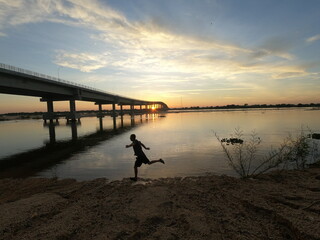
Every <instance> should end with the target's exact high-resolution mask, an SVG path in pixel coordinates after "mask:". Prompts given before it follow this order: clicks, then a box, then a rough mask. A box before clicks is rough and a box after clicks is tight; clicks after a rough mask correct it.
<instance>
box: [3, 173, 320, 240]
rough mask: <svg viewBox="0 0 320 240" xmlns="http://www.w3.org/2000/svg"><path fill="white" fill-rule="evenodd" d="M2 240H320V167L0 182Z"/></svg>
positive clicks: (29, 179) (4, 180)
mask: <svg viewBox="0 0 320 240" xmlns="http://www.w3.org/2000/svg"><path fill="white" fill-rule="evenodd" d="M0 212H1V217H0V239H17V240H18V239H19V240H21V239H193V240H194V239H228V240H229V239H320V169H319V168H314V169H308V170H306V171H286V172H282V173H281V174H279V173H275V172H274V173H270V174H266V175H263V176H261V177H259V178H258V179H246V180H241V179H236V178H232V177H227V176H205V177H187V178H170V179H158V180H148V179H143V180H140V181H138V182H132V181H130V180H129V179H124V180H122V181H114V182H109V181H108V180H106V179H96V180H92V181H84V182H77V181H75V180H72V179H70V180H56V179H36V178H28V179H2V180H0Z"/></svg>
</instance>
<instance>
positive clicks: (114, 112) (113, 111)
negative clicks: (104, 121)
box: [112, 103, 117, 130]
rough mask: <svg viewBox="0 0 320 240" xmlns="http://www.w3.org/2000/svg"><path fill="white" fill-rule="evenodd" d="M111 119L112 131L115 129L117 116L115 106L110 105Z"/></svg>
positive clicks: (113, 104)
mask: <svg viewBox="0 0 320 240" xmlns="http://www.w3.org/2000/svg"><path fill="white" fill-rule="evenodd" d="M112 118H113V129H114V130H115V129H117V115H116V104H115V103H112Z"/></svg>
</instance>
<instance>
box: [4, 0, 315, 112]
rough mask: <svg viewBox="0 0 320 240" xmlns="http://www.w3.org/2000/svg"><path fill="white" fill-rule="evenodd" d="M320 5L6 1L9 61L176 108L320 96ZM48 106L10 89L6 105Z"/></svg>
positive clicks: (285, 0)
mask: <svg viewBox="0 0 320 240" xmlns="http://www.w3.org/2000/svg"><path fill="white" fill-rule="evenodd" d="M319 9H320V1H319V0H241V1H240V0H52V1H50V0H0V63H4V64H8V65H12V66H16V67H19V68H23V69H27V70H31V71H34V72H38V73H42V74H46V75H49V76H53V77H58V78H61V79H64V80H68V81H71V82H75V83H80V84H84V85H87V86H91V87H94V88H98V89H101V90H103V91H107V92H111V93H115V94H118V95H123V96H127V97H131V98H136V99H141V100H149V101H163V102H165V103H167V104H168V105H169V107H190V106H201V107H202V106H221V105H228V104H239V105H242V104H276V103H293V104H297V103H319V102H320V94H319V93H320V24H319V23H320V11H319ZM0 81H1V79H0ZM67 109H68V103H67V102H59V103H55V110H57V111H58V110H61V111H62V110H67ZM77 109H79V110H85V109H88V110H91V109H94V110H97V106H95V105H94V104H93V103H88V102H77ZM45 110H46V105H45V103H41V102H40V101H39V98H35V97H24V96H15V95H6V94H0V113H6V112H29V111H31V112H33V111H45Z"/></svg>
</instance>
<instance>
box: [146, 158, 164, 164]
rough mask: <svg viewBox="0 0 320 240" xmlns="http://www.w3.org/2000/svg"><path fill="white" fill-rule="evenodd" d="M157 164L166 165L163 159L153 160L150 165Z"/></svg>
mask: <svg viewBox="0 0 320 240" xmlns="http://www.w3.org/2000/svg"><path fill="white" fill-rule="evenodd" d="M157 162H161V163H163V164H164V161H163V160H162V159H161V158H160V159H159V160H152V161H150V162H149V163H148V164H149V165H150V164H153V163H157Z"/></svg>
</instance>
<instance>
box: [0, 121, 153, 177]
mask: <svg viewBox="0 0 320 240" xmlns="http://www.w3.org/2000/svg"><path fill="white" fill-rule="evenodd" d="M116 120H117V118H116V117H113V120H112V122H113V126H112V127H111V128H110V126H109V128H104V125H103V118H102V117H99V118H98V121H99V128H98V129H97V131H96V132H94V133H91V134H86V135H84V136H81V137H79V136H78V127H80V126H81V124H82V123H81V121H79V120H78V121H69V122H67V123H66V124H65V125H63V124H60V122H59V121H49V122H45V123H44V124H43V127H44V128H45V129H48V132H49V141H47V142H46V144H45V146H42V147H39V148H35V149H32V150H29V151H26V152H23V153H19V154H14V155H11V156H7V157H4V158H2V159H0V178H6V177H29V176H34V175H37V173H38V172H42V171H44V170H46V169H50V168H54V166H56V165H57V164H59V163H61V162H64V161H66V160H67V159H68V158H70V156H72V155H74V154H76V153H80V152H83V151H84V150H85V149H86V150H87V149H88V148H90V147H94V146H96V145H99V144H100V143H101V142H105V141H110V140H112V139H113V138H115V137H117V136H119V135H122V134H124V133H126V132H127V131H130V130H132V129H134V128H137V127H139V126H140V125H141V124H143V123H147V121H145V122H144V121H143V119H142V118H140V119H139V120H138V121H136V119H135V118H134V117H133V118H131V121H130V122H125V121H124V119H123V116H121V117H120V122H121V127H119V128H117V121H116ZM64 127H68V128H70V130H71V136H72V138H71V139H70V140H60V141H57V139H56V138H57V137H56V129H57V128H64Z"/></svg>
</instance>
